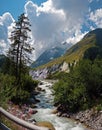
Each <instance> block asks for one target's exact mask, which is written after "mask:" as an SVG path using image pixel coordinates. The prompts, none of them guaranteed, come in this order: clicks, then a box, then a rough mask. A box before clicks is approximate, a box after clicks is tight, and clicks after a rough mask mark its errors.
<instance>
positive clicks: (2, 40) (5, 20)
mask: <svg viewBox="0 0 102 130" xmlns="http://www.w3.org/2000/svg"><path fill="white" fill-rule="evenodd" d="M13 21H14V19H13V17H12V16H11V14H10V13H8V12H7V13H5V14H3V15H2V16H0V53H5V51H6V50H7V48H8V47H9V41H8V28H9V26H10V25H11V23H13Z"/></svg>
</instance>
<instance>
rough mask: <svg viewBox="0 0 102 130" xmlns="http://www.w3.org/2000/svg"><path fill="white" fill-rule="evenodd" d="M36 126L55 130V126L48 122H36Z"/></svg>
mask: <svg viewBox="0 0 102 130" xmlns="http://www.w3.org/2000/svg"><path fill="white" fill-rule="evenodd" d="M35 125H37V126H42V127H47V128H49V129H50V130H55V128H54V126H53V125H52V124H51V123H50V122H48V121H42V122H36V123H35Z"/></svg>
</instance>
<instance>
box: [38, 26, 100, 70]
mask: <svg viewBox="0 0 102 130" xmlns="http://www.w3.org/2000/svg"><path fill="white" fill-rule="evenodd" d="M89 48H94V49H93V50H94V51H93V50H92V51H93V53H92V54H94V52H95V51H96V50H97V53H96V52H95V53H96V55H98V53H100V54H101V52H102V51H100V50H101V48H102V29H101V28H97V29H95V30H92V31H90V32H88V33H87V34H86V35H85V36H84V37H83V38H82V39H81V40H80V41H79V42H78V43H76V44H75V45H73V46H72V47H71V48H70V49H68V50H67V51H66V53H65V54H64V55H63V56H61V57H59V58H56V59H54V60H52V61H50V62H48V63H47V64H45V65H43V66H40V67H41V68H44V67H50V66H53V65H54V64H60V63H62V62H64V61H65V62H67V63H69V62H70V63H72V62H73V61H76V62H77V61H79V60H80V59H82V58H88V57H86V56H85V57H84V54H85V55H86V52H87V50H88V49H89ZM97 48H98V49H97ZM88 53H89V52H88ZM95 57H96V56H95Z"/></svg>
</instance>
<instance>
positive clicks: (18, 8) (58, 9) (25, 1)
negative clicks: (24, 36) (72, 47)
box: [0, 0, 102, 59]
mask: <svg viewBox="0 0 102 130" xmlns="http://www.w3.org/2000/svg"><path fill="white" fill-rule="evenodd" d="M43 2H44V3H43ZM41 5H42V6H41ZM24 9H25V10H24ZM24 11H25V13H26V15H27V16H28V18H29V20H30V23H31V33H32V34H31V36H32V40H31V44H32V45H33V46H34V48H35V53H34V58H35V59H36V58H38V57H39V56H40V54H41V53H43V51H44V50H46V49H49V48H51V47H55V46H60V47H61V46H62V43H63V42H67V43H68V44H67V45H69V44H76V43H77V42H78V41H80V40H81V39H82V38H83V36H84V35H85V34H86V33H88V32H89V31H91V30H94V29H96V28H102V0H31V1H29V0H1V2H0V53H1V52H2V53H3V52H4V51H5V49H6V48H7V47H8V46H9V44H10V41H9V40H8V36H9V34H10V32H11V31H12V22H13V20H17V18H18V16H19V15H20V14H21V13H23V12H24ZM6 12H9V13H6Z"/></svg>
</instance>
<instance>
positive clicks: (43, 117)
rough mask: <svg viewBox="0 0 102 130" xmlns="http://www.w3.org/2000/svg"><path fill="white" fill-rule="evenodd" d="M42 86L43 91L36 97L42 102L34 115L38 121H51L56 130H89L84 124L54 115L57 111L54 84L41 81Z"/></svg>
mask: <svg viewBox="0 0 102 130" xmlns="http://www.w3.org/2000/svg"><path fill="white" fill-rule="evenodd" d="M41 82H42V84H40V85H39V87H40V88H41V89H42V90H43V91H41V92H40V94H38V95H37V96H36V98H37V99H39V100H40V102H39V103H37V108H36V110H37V111H38V112H37V113H36V114H34V115H33V118H34V119H35V120H36V121H49V122H51V123H52V124H53V126H54V127H55V129H56V130H88V129H86V128H85V127H84V126H83V125H82V124H80V123H76V122H75V121H73V120H71V119H68V118H65V117H58V116H57V115H56V114H52V111H53V110H54V109H55V107H54V106H53V98H54V97H53V95H52V84H53V83H51V82H48V81H41Z"/></svg>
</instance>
